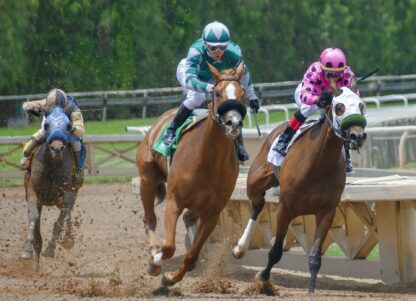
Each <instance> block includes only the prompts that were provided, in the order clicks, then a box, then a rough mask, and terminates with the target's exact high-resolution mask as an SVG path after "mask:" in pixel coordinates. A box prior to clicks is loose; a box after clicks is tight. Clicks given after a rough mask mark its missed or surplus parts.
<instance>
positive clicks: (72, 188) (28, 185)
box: [21, 107, 82, 271]
mask: <svg viewBox="0 0 416 301" xmlns="http://www.w3.org/2000/svg"><path fill="white" fill-rule="evenodd" d="M44 129H45V130H46V132H47V139H46V141H45V142H44V143H43V144H41V145H40V146H39V148H38V149H37V150H36V151H35V153H34V155H33V159H32V160H31V164H30V169H29V170H28V171H27V172H26V173H25V190H26V202H27V208H28V217H29V232H28V235H27V239H26V244H25V247H24V250H23V252H22V255H21V257H22V258H24V259H31V258H32V257H33V251H35V252H34V253H35V256H34V261H33V269H34V270H35V271H38V270H39V257H40V253H41V250H42V235H41V232H40V221H41V213H42V207H43V206H44V205H45V206H57V207H58V208H59V210H60V213H59V217H58V219H57V220H56V222H55V224H54V227H53V233H52V239H51V240H50V242H49V244H48V247H47V248H46V250H45V253H44V255H45V256H48V257H54V255H55V247H56V242H57V241H58V239H59V238H62V240H61V241H60V243H61V244H62V246H63V247H64V248H66V249H70V248H72V247H73V245H74V237H73V233H72V224H71V212H72V208H73V207H74V204H75V199H76V197H77V193H78V189H79V188H80V187H81V185H82V183H75V180H74V179H73V176H72V175H73V172H74V169H73V168H74V158H73V155H72V151H71V149H69V145H70V139H71V138H70V137H71V130H72V125H71V122H70V121H69V118H68V116H67V115H66V113H65V111H64V110H63V109H62V108H60V107H55V108H54V109H53V110H52V111H51V113H50V114H49V115H48V116H47V117H46V119H45V123H44ZM63 230H64V235H63V236H62V237H61V234H62V231H63Z"/></svg>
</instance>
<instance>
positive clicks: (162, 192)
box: [156, 183, 166, 205]
mask: <svg viewBox="0 0 416 301" xmlns="http://www.w3.org/2000/svg"><path fill="white" fill-rule="evenodd" d="M165 198H166V185H165V183H159V185H157V188H156V205H159V204H161V203H163V202H164V201H165Z"/></svg>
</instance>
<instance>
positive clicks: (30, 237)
mask: <svg viewBox="0 0 416 301" xmlns="http://www.w3.org/2000/svg"><path fill="white" fill-rule="evenodd" d="M25 184H26V183H25ZM26 201H27V202H26V203H27V213H28V220H29V227H28V233H27V237H26V242H25V247H24V249H23V251H22V254H21V258H23V259H32V257H33V242H34V239H35V227H36V224H37V223H38V221H39V210H38V207H37V202H38V197H37V195H36V193H35V191H34V190H33V188H32V186H31V184H30V183H28V184H26Z"/></svg>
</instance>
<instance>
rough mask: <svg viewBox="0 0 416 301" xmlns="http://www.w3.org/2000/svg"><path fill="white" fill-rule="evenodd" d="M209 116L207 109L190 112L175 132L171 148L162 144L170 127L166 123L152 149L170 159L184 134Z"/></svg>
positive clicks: (168, 123)
mask: <svg viewBox="0 0 416 301" xmlns="http://www.w3.org/2000/svg"><path fill="white" fill-rule="evenodd" d="M208 115H209V110H208V109H196V110H193V111H192V114H191V116H189V117H188V118H187V119H186V120H185V121H184V122H183V123H182V124H181V125H180V126H179V127H178V128H177V130H176V132H175V133H176V137H175V140H174V141H173V143H172V144H171V146H167V145H166V144H164V143H163V137H164V136H165V133H166V129H167V128H168V127H169V125H170V121H168V122H167V123H166V124H165V125H164V126H163V129H162V130H161V131H160V133H159V136H158V138H157V140H156V142H155V143H154V144H153V147H152V149H153V150H154V151H156V152H158V153H159V154H161V155H162V156H165V157H172V155H173V154H174V152H175V150H176V148H177V147H178V144H179V141H180V139H181V137H182V135H183V134H184V133H186V132H187V131H189V130H190V129H192V128H193V127H194V126H196V125H197V124H198V123H200V122H201V121H202V120H204V119H205V118H207V117H208Z"/></svg>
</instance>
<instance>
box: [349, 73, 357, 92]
mask: <svg viewBox="0 0 416 301" xmlns="http://www.w3.org/2000/svg"><path fill="white" fill-rule="evenodd" d="M351 90H352V91H353V92H354V93H357V91H358V84H357V80H356V79H355V77H353V78H352V80H351Z"/></svg>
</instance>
